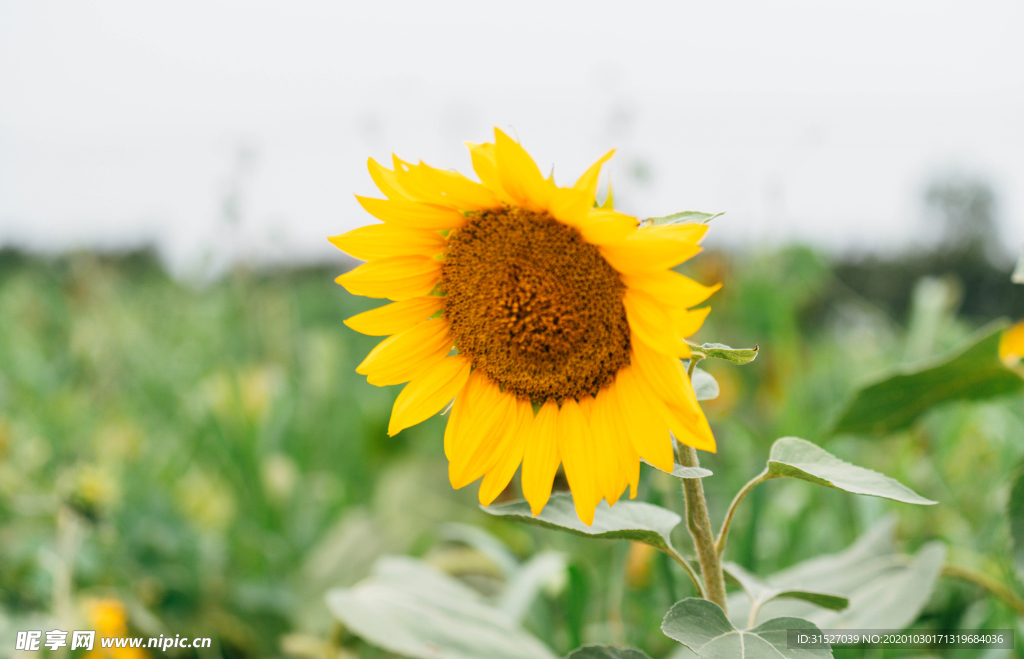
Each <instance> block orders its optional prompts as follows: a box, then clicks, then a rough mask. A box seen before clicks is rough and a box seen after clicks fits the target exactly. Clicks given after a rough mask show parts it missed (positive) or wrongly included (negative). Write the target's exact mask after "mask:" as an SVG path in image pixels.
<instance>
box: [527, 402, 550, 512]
mask: <svg viewBox="0 0 1024 659" xmlns="http://www.w3.org/2000/svg"><path fill="white" fill-rule="evenodd" d="M557 424H558V404H557V403H556V402H555V401H553V400H549V401H548V402H546V403H544V405H543V406H542V407H541V408H540V412H539V413H538V414H537V418H535V419H534V421H533V427H532V432H531V433H530V435H529V437H528V438H527V440H526V450H525V453H524V455H523V474H522V484H523V496H525V497H526V500H527V501H528V502H529V503H530V510H531V511H533V516H534V517H536V516H537V515H539V514H540V512H541V511H542V510H544V506H545V505H547V502H548V499H549V498H551V486H552V485H553V484H554V482H555V472H557V471H558V464H559V456H558V439H557V437H556V432H557V431H556V426H557Z"/></svg>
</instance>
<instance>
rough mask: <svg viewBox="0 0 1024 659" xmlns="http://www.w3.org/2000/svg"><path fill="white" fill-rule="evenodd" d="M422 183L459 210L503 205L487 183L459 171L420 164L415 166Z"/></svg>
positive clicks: (413, 171) (414, 171) (414, 170)
mask: <svg viewBox="0 0 1024 659" xmlns="http://www.w3.org/2000/svg"><path fill="white" fill-rule="evenodd" d="M412 173H414V174H415V175H416V176H417V177H418V178H419V180H420V181H422V184H423V185H425V186H429V187H431V188H432V189H434V190H437V191H438V192H439V193H440V194H441V198H442V199H443V201H441V202H438V203H446V204H448V205H450V206H452V207H453V208H457V209H459V210H481V209H485V208H497V207H499V206H501V200H500V199H498V196H497V195H495V194H494V193H493V192H491V191H490V190H489V189H488V188H487V187H486V186H485V185H483V184H481V183H477V182H476V181H472V180H470V179H468V178H466V177H465V176H463V175H462V174H460V173H458V172H452V171H448V170H445V169H436V168H434V167H430V166H428V165H424V164H422V163H421V164H420V165H418V166H416V167H414V168H413V170H412Z"/></svg>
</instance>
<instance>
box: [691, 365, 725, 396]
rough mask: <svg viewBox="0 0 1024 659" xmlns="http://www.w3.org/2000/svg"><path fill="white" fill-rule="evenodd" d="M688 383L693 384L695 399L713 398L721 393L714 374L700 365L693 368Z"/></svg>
mask: <svg viewBox="0 0 1024 659" xmlns="http://www.w3.org/2000/svg"><path fill="white" fill-rule="evenodd" d="M690 384H692V385H693V392H694V393H695V394H697V400H714V399H716V398H718V394H719V393H721V390H720V389H719V388H718V380H716V379H715V376H713V375H711V374H710V373H708V372H707V371H705V370H704V369H702V368H700V367H696V368H694V369H693V374H692V375H691V376H690Z"/></svg>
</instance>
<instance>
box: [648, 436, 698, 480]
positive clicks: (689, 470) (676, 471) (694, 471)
mask: <svg viewBox="0 0 1024 659" xmlns="http://www.w3.org/2000/svg"><path fill="white" fill-rule="evenodd" d="M674 438H675V435H673V439H674ZM640 462H643V463H644V464H646V465H650V466H652V467H654V465H652V464H651V463H650V462H648V461H647V460H644V459H643V458H640ZM654 468H655V469H658V468H657V467H654ZM658 471H661V472H662V473H663V474H667V473H669V472H667V471H662V470H661V469H658ZM671 473H672V475H673V476H675V477H676V478H707V477H708V476H714V472H713V471H711V470H710V469H705V468H704V467H684V466H683V465H681V464H679V463H678V462H674V463H672V472H671Z"/></svg>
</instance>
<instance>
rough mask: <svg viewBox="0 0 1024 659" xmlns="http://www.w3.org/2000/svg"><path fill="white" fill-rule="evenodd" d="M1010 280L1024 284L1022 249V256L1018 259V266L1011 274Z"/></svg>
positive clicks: (1022, 254)
mask: <svg viewBox="0 0 1024 659" xmlns="http://www.w3.org/2000/svg"><path fill="white" fill-rule="evenodd" d="M1010 281H1012V282H1013V283H1015V284H1024V250H1021V253H1020V258H1019V259H1017V267H1016V268H1014V269H1013V274H1012V275H1010Z"/></svg>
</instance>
